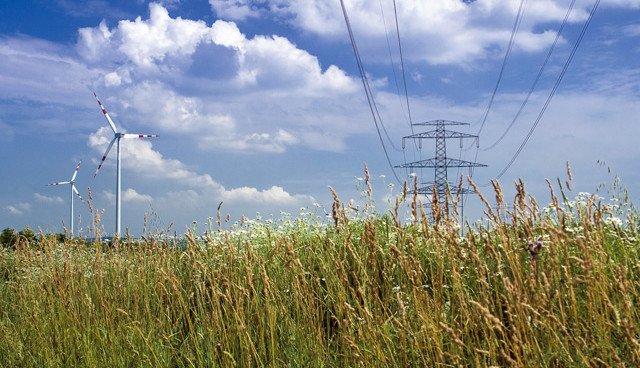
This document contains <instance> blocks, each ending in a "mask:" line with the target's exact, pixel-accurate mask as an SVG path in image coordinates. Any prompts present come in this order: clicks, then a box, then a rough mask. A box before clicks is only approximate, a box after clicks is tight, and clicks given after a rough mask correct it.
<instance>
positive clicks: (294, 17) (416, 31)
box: [211, 0, 636, 65]
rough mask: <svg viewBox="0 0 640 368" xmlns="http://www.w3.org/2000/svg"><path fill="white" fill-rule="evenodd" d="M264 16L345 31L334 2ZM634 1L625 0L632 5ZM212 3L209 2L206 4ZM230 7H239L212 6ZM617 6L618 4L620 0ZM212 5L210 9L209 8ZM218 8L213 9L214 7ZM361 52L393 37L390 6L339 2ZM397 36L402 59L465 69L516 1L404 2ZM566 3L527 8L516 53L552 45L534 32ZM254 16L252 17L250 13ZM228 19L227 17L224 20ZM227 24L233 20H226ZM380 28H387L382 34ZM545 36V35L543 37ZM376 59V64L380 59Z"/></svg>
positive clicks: (494, 42) (276, 9) (282, 6)
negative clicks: (400, 40) (402, 48)
mask: <svg viewBox="0 0 640 368" xmlns="http://www.w3.org/2000/svg"><path fill="white" fill-rule="evenodd" d="M267 1H268V4H267V5H265V6H267V7H268V8H269V10H270V12H269V13H264V14H265V16H267V14H269V15H271V14H276V16H278V17H280V18H283V19H289V20H290V22H291V23H292V24H293V25H294V26H296V27H298V28H300V29H303V30H304V31H307V32H311V33H315V34H317V35H319V36H321V37H327V38H333V39H336V38H342V39H344V38H345V34H346V26H345V24H344V18H343V15H342V12H341V9H340V7H339V6H337V3H336V2H335V1H334V0H313V1H309V0H286V1H285V0H267ZM634 1H636V0H633V1H629V0H627V2H631V3H633V2H634ZM211 2H212V3H213V2H214V1H213V0H211ZM215 2H216V3H222V4H226V6H229V7H234V6H237V5H240V4H238V3H239V2H237V1H236V2H231V4H233V5H231V4H230V2H225V1H215ZM620 2H621V3H622V2H623V1H620ZM212 6H213V4H212ZM221 6H222V5H216V6H214V9H215V8H219V7H221ZM345 6H346V9H347V13H348V15H349V19H350V22H351V25H352V27H353V30H354V33H355V35H356V39H357V40H358V45H359V49H360V52H361V53H364V54H366V55H367V56H368V57H369V59H371V58H374V57H378V55H379V54H380V53H379V52H378V51H379V50H378V49H379V46H380V45H382V44H384V43H386V40H385V38H386V37H388V35H389V34H394V32H395V26H394V25H395V13H394V8H393V4H392V3H391V2H387V3H385V4H381V3H378V2H375V1H367V0H354V1H348V2H345ZM396 10H397V16H398V22H399V24H400V32H401V35H402V39H403V42H404V44H405V45H412V47H410V48H409V47H407V48H406V49H405V50H403V51H404V52H405V58H407V59H410V60H413V61H420V62H428V63H430V64H436V65H441V64H459V65H462V64H465V63H469V62H473V61H477V60H481V59H484V58H487V57H491V55H492V49H494V48H496V47H499V48H503V47H504V46H505V45H506V44H507V42H508V40H509V38H510V35H511V29H512V26H513V21H514V20H515V17H516V14H517V12H518V2H513V1H510V0H495V1H473V2H463V1H460V0H408V1H402V2H399V3H398V4H397V7H396ZM565 12H566V4H565V3H563V2H559V1H557V0H540V1H536V2H533V3H528V4H527V8H526V14H525V17H524V19H523V21H522V25H521V27H520V30H519V36H518V38H517V39H516V45H517V47H518V48H519V49H520V50H524V51H527V52H531V51H539V50H542V49H544V48H545V47H546V46H548V45H549V44H550V43H551V42H552V41H553V37H554V34H553V31H551V30H547V29H543V30H539V29H537V27H538V25H539V24H545V23H548V22H557V21H561V20H562V19H563V18H564V15H565ZM220 15H221V16H225V15H226V13H225V12H221V13H220ZM253 15H254V16H257V14H256V13H253ZM586 15H587V11H586V6H583V7H576V9H575V10H574V11H573V14H572V16H571V17H570V19H569V20H570V21H571V22H576V21H581V20H584V19H585V18H586ZM227 16H228V15H227ZM228 19H234V18H233V17H231V16H228ZM385 25H386V26H387V29H385ZM550 32H551V34H549V33H550ZM381 60H382V59H381Z"/></svg>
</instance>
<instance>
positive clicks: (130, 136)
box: [122, 134, 159, 138]
mask: <svg viewBox="0 0 640 368" xmlns="http://www.w3.org/2000/svg"><path fill="white" fill-rule="evenodd" d="M122 136H123V137H124V138H157V137H159V135H156V134H123V135H122Z"/></svg>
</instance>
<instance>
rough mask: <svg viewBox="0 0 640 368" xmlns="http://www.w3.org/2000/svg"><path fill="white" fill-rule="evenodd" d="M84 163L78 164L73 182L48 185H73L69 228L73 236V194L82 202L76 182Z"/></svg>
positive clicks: (72, 178)
mask: <svg viewBox="0 0 640 368" xmlns="http://www.w3.org/2000/svg"><path fill="white" fill-rule="evenodd" d="M81 163H82V160H80V162H78V166H76V171H74V172H73V176H72V177H71V180H69V181H60V182H57V183H52V184H47V185H62V184H71V215H70V217H69V224H70V225H69V226H70V227H71V236H73V194H74V193H75V194H77V195H78V197H80V200H81V201H82V196H81V195H80V193H79V192H78V190H77V189H76V186H75V180H76V175H78V169H79V168H80V164H81Z"/></svg>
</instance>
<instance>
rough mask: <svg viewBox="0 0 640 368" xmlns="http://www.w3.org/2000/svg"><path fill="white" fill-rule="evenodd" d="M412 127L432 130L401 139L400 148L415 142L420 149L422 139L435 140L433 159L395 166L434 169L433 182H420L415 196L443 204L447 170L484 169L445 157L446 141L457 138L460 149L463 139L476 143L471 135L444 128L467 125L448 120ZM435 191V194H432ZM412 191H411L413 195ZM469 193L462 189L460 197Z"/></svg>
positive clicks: (480, 165)
mask: <svg viewBox="0 0 640 368" xmlns="http://www.w3.org/2000/svg"><path fill="white" fill-rule="evenodd" d="M413 125H414V126H426V127H433V128H434V129H433V130H430V131H427V132H422V133H417V134H412V135H409V136H406V137H403V138H402V148H403V149H404V147H405V140H407V139H411V140H417V141H418V146H419V148H420V149H422V140H423V139H435V141H436V147H435V157H433V158H429V159H426V160H420V161H415V162H408V163H404V164H402V165H397V166H395V167H397V168H408V169H411V171H412V172H413V169H418V168H420V169H422V168H433V169H434V181H433V182H422V183H421V185H422V186H421V187H419V188H417V194H423V195H428V196H430V197H434V194H435V197H436V198H437V201H438V203H443V202H444V201H445V200H446V198H447V191H448V190H449V187H450V185H449V182H448V180H447V170H448V169H449V168H461V167H469V168H471V167H486V166H487V165H483V164H479V163H477V162H471V161H463V160H457V159H453V158H449V157H447V139H452V138H459V139H460V146H461V147H462V140H463V139H465V138H474V139H476V141H477V138H478V136H477V135H472V134H466V133H461V132H456V131H452V130H447V129H446V126H451V125H458V126H459V125H469V123H460V122H457V121H448V120H434V121H428V122H424V123H415V124H413ZM434 189H435V193H434ZM413 192H415V190H414V191H412V194H413ZM469 192H470V191H469V190H468V189H466V188H462V191H461V192H460V194H461V195H464V194H468V193H469Z"/></svg>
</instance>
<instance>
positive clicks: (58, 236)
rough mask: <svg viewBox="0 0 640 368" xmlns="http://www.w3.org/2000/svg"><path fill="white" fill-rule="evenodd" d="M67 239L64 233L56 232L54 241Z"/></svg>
mask: <svg viewBox="0 0 640 368" xmlns="http://www.w3.org/2000/svg"><path fill="white" fill-rule="evenodd" d="M66 239H67V236H66V235H65V234H62V233H56V242H57V243H64V241H65V240H66Z"/></svg>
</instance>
